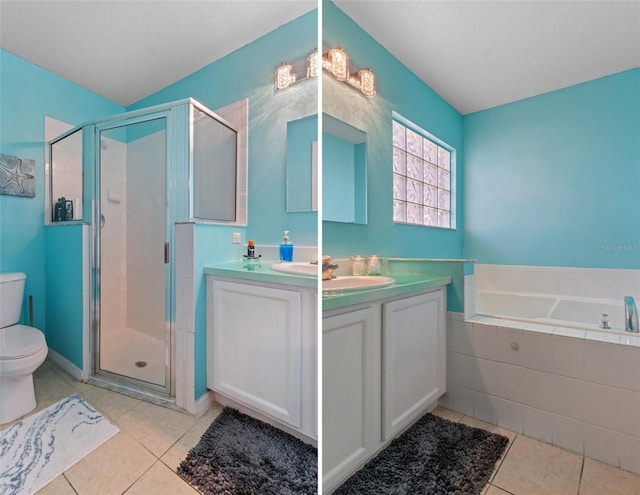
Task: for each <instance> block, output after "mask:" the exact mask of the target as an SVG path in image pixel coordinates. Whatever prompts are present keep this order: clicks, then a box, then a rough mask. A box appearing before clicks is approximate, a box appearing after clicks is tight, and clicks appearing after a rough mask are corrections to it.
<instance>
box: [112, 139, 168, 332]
mask: <svg viewBox="0 0 640 495" xmlns="http://www.w3.org/2000/svg"><path fill="white" fill-rule="evenodd" d="M165 157H166V152H165V132H164V131H161V132H155V133H153V134H150V135H147V136H144V137H142V138H140V139H137V140H135V141H131V142H129V143H128V144H127V170H126V177H127V179H126V180H127V184H126V189H127V205H126V206H127V210H126V211H127V218H126V230H125V231H123V232H126V236H127V239H126V246H127V253H126V272H127V281H128V284H127V286H128V287H129V292H128V294H127V303H128V304H127V326H128V327H129V328H134V329H136V330H138V331H140V332H143V333H145V334H147V335H149V336H151V337H153V338H155V339H160V340H163V339H164V337H165V330H166V322H165V314H166V309H165V287H166V280H165V279H166V276H165V271H166V270H165V264H164V242H165V222H166V214H165V211H166V193H165V176H166V173H165V167H166V159H165ZM122 259H125V258H122Z"/></svg>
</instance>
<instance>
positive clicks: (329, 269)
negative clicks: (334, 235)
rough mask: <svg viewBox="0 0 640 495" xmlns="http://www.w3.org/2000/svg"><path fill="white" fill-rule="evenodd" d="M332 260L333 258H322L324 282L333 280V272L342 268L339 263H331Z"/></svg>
mask: <svg viewBox="0 0 640 495" xmlns="http://www.w3.org/2000/svg"><path fill="white" fill-rule="evenodd" d="M331 260H332V258H331V256H323V257H322V280H331V279H332V278H334V275H333V270H337V269H338V267H339V266H340V265H338V264H337V263H331ZM316 263H317V261H316Z"/></svg>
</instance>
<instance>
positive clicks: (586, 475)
mask: <svg viewBox="0 0 640 495" xmlns="http://www.w3.org/2000/svg"><path fill="white" fill-rule="evenodd" d="M34 384H35V388H36V397H37V400H38V406H37V410H41V409H44V408H45V407H47V406H50V405H51V404H53V403H55V402H57V401H59V400H61V399H63V398H65V397H66V396H68V395H69V394H71V393H73V392H76V393H78V394H80V395H81V396H83V397H84V398H85V399H86V400H87V401H89V402H91V404H93V405H94V406H95V407H96V408H98V409H99V410H100V411H101V412H102V413H103V414H105V415H106V416H108V417H109V418H110V419H111V420H112V421H113V422H114V423H116V424H117V425H118V426H119V427H120V430H121V431H120V433H118V434H117V435H115V436H114V437H113V438H111V439H110V440H108V441H107V442H105V443H104V444H103V445H101V446H100V447H98V448H97V449H96V450H94V451H93V452H92V453H91V454H89V455H88V456H86V457H85V458H84V459H82V460H81V461H80V462H78V463H77V464H76V465H74V466H72V467H71V468H70V469H69V470H67V471H65V472H64V473H63V474H62V475H60V476H59V477H58V478H56V479H55V480H53V481H52V482H51V483H50V484H49V485H47V486H45V487H44V488H43V489H42V490H40V491H39V492H38V495H67V494H68V495H103V494H104V495H122V494H126V495H147V494H153V495H183V494H184V495H197V494H198V492H197V491H196V490H194V489H193V488H192V487H190V486H189V485H188V484H187V483H185V482H184V481H183V480H182V479H181V478H180V477H178V475H176V474H175V471H176V468H177V467H178V464H180V462H181V461H182V459H184V457H185V456H186V455H187V452H188V451H189V449H191V448H192V447H193V446H194V445H196V443H197V442H198V440H199V439H200V437H201V436H202V434H203V433H204V432H205V430H206V429H207V428H208V426H209V425H210V424H211V421H213V420H214V419H215V418H216V416H217V415H218V414H219V413H220V411H221V410H222V409H221V407H220V406H219V405H217V404H216V405H214V407H212V408H211V409H210V410H209V411H208V412H207V414H205V415H204V416H203V417H202V418H198V419H196V418H194V417H192V416H189V415H187V414H182V413H179V412H176V411H171V410H168V409H165V408H163V407H159V406H155V405H152V404H149V403H146V402H143V401H140V400H138V399H133V398H131V397H127V396H124V395H120V394H117V393H115V392H111V391H109V390H104V389H101V388H97V387H94V386H92V385H88V384H86V383H81V382H78V381H76V380H74V379H73V378H71V377H70V376H69V375H67V374H66V373H65V372H63V371H62V370H60V369H59V368H58V367H56V366H55V365H53V364H51V363H50V362H48V361H47V362H45V363H44V364H43V365H42V366H41V367H40V368H39V369H38V370H37V371H36V373H35V375H34ZM434 413H435V414H437V415H439V416H441V417H444V418H446V419H449V420H451V421H459V422H462V423H464V424H468V425H470V426H475V427H480V428H485V429H487V430H489V431H493V432H497V433H501V434H503V435H505V436H507V437H508V438H509V445H508V446H507V449H506V450H505V453H504V454H503V456H502V458H501V459H500V460H499V461H498V462H497V463H496V468H495V470H494V472H493V475H492V477H491V481H490V483H489V485H487V487H486V488H485V489H484V491H483V495H509V494H511V495H537V494H544V495H565V494H566V495H640V476H638V475H635V474H632V473H628V472H626V471H621V470H620V469H616V468H614V467H611V466H608V465H606V464H602V463H600V462H597V461H594V460H591V459H588V458H584V457H582V456H579V455H576V454H574V453H571V452H568V451H566V450H563V449H560V448H558V447H554V446H552V445H548V444H545V443H542V442H539V441H537V440H533V439H531V438H528V437H525V436H523V435H519V434H516V433H514V432H512V431H508V430H505V429H503V428H500V427H497V426H494V425H490V424H488V423H484V422H482V421H479V420H477V419H473V418H469V417H467V416H463V415H462V414H459V413H456V412H453V411H450V410H448V409H443V408H438V409H436V410H435V411H434ZM7 426H8V425H3V428H5V427H7Z"/></svg>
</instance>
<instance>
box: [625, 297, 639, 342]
mask: <svg viewBox="0 0 640 495" xmlns="http://www.w3.org/2000/svg"><path fill="white" fill-rule="evenodd" d="M624 329H625V331H627V332H633V333H640V328H639V327H638V308H637V306H636V302H635V301H634V299H633V297H631V296H626V297H625V298H624Z"/></svg>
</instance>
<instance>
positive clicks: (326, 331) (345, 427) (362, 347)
mask: <svg viewBox="0 0 640 495" xmlns="http://www.w3.org/2000/svg"><path fill="white" fill-rule="evenodd" d="M379 444H380V306H379V305H377V306H372V307H368V308H364V309H360V310H356V311H352V312H350V313H346V314H340V315H337V316H330V317H327V318H324V320H323V323H322V446H323V454H322V473H323V491H324V492H325V493H327V492H329V491H330V490H332V489H333V488H334V487H335V486H336V485H337V484H338V483H340V482H342V481H343V480H344V479H345V478H346V477H347V476H348V475H350V474H351V473H352V472H353V471H355V469H356V468H358V467H359V466H360V464H362V462H364V459H366V458H367V456H368V455H369V454H370V453H371V452H372V451H374V450H375V449H376V448H377V447H378V445H379Z"/></svg>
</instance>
